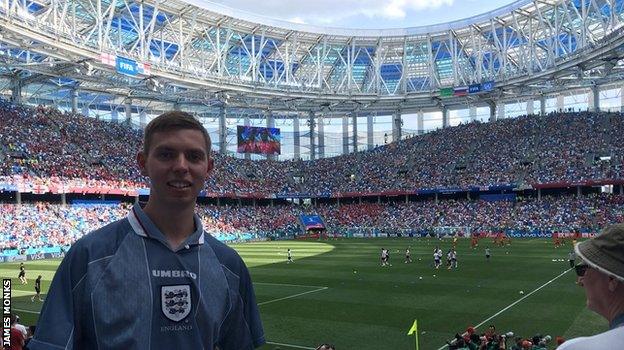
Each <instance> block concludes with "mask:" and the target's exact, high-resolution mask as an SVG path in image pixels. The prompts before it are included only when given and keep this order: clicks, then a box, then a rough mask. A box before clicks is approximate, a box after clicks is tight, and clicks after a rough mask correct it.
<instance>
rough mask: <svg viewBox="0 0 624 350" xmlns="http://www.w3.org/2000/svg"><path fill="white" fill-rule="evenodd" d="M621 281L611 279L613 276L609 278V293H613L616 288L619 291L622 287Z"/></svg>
mask: <svg viewBox="0 0 624 350" xmlns="http://www.w3.org/2000/svg"><path fill="white" fill-rule="evenodd" d="M622 284H623V283H622V281H620V280H619V279H617V278H615V277H613V276H609V291H610V292H615V291H616V290H617V289H618V287H619V288H620V289H621V288H622V287H621V286H622Z"/></svg>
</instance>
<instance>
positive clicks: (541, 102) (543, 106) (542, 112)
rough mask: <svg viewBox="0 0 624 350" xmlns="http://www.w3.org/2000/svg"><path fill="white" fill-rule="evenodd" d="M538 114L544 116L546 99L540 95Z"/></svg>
mask: <svg viewBox="0 0 624 350" xmlns="http://www.w3.org/2000/svg"><path fill="white" fill-rule="evenodd" d="M539 101H540V114H541V115H546V97H545V96H544V95H540V98H539Z"/></svg>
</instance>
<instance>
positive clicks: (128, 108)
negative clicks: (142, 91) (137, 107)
mask: <svg viewBox="0 0 624 350" xmlns="http://www.w3.org/2000/svg"><path fill="white" fill-rule="evenodd" d="M124 109H125V111H126V123H128V124H130V120H131V119H132V99H131V98H128V99H126V104H125V105H124Z"/></svg>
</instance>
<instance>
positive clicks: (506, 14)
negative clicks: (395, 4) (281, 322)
mask: <svg viewBox="0 0 624 350" xmlns="http://www.w3.org/2000/svg"><path fill="white" fill-rule="evenodd" d="M623 23H624V0H534V1H530V0H521V1H516V2H514V3H512V4H510V5H508V6H506V7H504V8H500V9H498V10H496V11H494V12H491V13H488V14H483V15H480V16H475V17H472V18H468V19H464V20H461V21H456V22H451V23H446V24H440V25H434V26H426V27H416V28H406V29H397V30H395V29H391V30H349V29H336V28H322V27H313V26H307V25H299V24H293V23H287V22H281V21H275V20H270V19H267V18H263V17H259V16H254V15H250V14H245V13H243V14H241V13H238V12H237V11H235V10H233V9H229V8H226V7H222V6H219V5H215V4H209V3H202V2H200V1H198V0H189V1H180V0H166V1H158V0H156V1H154V0H142V1H132V0H112V1H111V0H19V1H17V0H2V1H0V29H1V33H0V35H1V40H0V41H1V42H2V55H0V60H1V61H2V62H3V63H4V67H3V70H4V77H5V79H8V80H7V81H9V80H10V81H11V82H12V83H11V84H13V85H15V84H19V86H21V87H24V88H26V89H29V86H32V87H31V88H30V90H29V91H30V92H31V93H33V94H34V93H39V94H41V96H42V98H43V96H45V95H46V94H47V95H49V96H52V97H49V98H50V99H53V98H54V97H53V96H54V94H55V93H56V91H58V90H59V89H68V88H71V89H78V90H79V91H81V92H83V95H82V97H83V98H87V99H88V98H98V97H97V96H101V95H106V96H108V97H105V98H103V97H100V98H101V100H102V102H105V101H108V102H111V101H113V102H114V101H123V100H124V99H128V98H131V99H132V101H133V103H137V104H140V103H146V102H145V101H157V102H153V103H168V104H169V103H179V104H186V105H189V106H195V107H197V108H199V107H211V106H220V105H223V104H224V103H227V104H228V105H229V106H230V107H238V108H251V109H262V110H267V109H270V110H273V111H295V110H296V111H312V112H314V111H323V110H324V111H327V110H331V111H333V112H351V111H366V110H369V111H395V110H397V109H401V110H410V109H420V108H430V107H436V106H438V107H439V106H441V105H445V106H453V105H466V104H467V103H480V102H483V101H497V100H500V99H504V98H505V97H506V96H514V97H516V98H517V97H518V96H535V95H537V94H544V93H553V92H555V93H556V92H557V91H562V90H568V89H571V88H578V87H583V86H590V85H595V84H608V83H610V82H613V81H620V80H622V74H623V72H624V70H622V69H621V68H622V62H621V58H622V57H623V56H624V49H623V48H624V46H623V45H624V28H622V26H623V25H622V24H623ZM102 54H112V55H117V56H123V57H127V58H130V59H133V60H136V61H137V62H143V63H149V64H151V73H150V75H149V76H139V77H134V78H132V77H126V76H122V75H119V74H117V73H116V72H115V68H114V67H110V66H107V65H104V64H102V63H101V60H100V58H101V55H102ZM484 81H495V82H496V87H497V88H496V89H495V91H493V92H490V93H488V94H480V95H478V96H467V97H461V98H451V99H441V98H440V96H439V89H440V88H441V87H452V86H461V85H468V84H473V83H480V82H484ZM7 85H8V83H7ZM33 87H36V89H34V88H33ZM34 90H36V91H34ZM87 92H88V93H90V94H84V93H87ZM93 96H95V97H93ZM111 103H112V102H111ZM119 103H121V102H119ZM153 106H156V104H154V105H153ZM155 108H157V107H155ZM162 108H165V109H166V107H162Z"/></svg>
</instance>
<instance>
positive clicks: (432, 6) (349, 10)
mask: <svg viewBox="0 0 624 350" xmlns="http://www.w3.org/2000/svg"><path fill="white" fill-rule="evenodd" d="M210 2H213V3H218V4H221V5H225V6H228V7H231V8H234V9H239V10H244V11H247V12H250V13H253V14H257V15H262V16H266V17H270V18H275V19H281V20H286V21H290V22H297V23H305V24H312V25H318V26H324V27H340V28H365V29H385V28H406V27H418V26H423V25H430V24H437V23H443V22H449V21H454V20H458V19H463V18H467V17H470V16H474V15H478V14H482V13H486V12H489V11H491V10H494V9H497V8H499V7H501V6H505V5H508V4H510V3H513V2H514V1H513V0H381V1H380V0H290V1H288V0H210Z"/></svg>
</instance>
